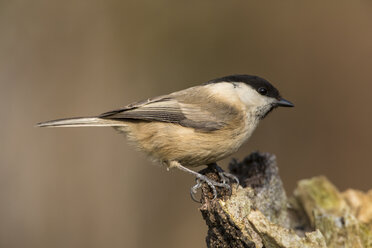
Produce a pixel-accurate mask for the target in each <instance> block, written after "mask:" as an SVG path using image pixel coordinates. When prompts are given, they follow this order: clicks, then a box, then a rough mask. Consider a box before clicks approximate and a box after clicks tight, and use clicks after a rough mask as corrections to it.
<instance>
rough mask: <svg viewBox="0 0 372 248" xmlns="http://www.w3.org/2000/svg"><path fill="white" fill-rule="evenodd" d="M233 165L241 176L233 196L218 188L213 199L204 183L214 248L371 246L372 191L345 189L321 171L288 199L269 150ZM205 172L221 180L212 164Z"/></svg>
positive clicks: (204, 207)
mask: <svg viewBox="0 0 372 248" xmlns="http://www.w3.org/2000/svg"><path fill="white" fill-rule="evenodd" d="M229 169H230V172H231V173H232V174H234V175H236V176H237V177H238V178H239V180H240V186H239V187H238V188H237V187H236V185H233V187H232V194H231V196H230V193H229V192H228V191H227V190H226V189H219V191H218V198H217V199H215V200H211V199H212V194H211V192H210V189H209V187H208V186H207V185H203V187H202V205H201V207H200V211H201V213H202V216H203V218H204V219H205V221H206V223H207V225H208V227H209V230H208V235H207V237H206V242H207V246H208V247H209V248H212V247H213V248H215V247H252V248H253V247H257V248H261V247H265V248H276V247H280V248H289V247H293V248H297V247H309V248H310V247H314V248H315V247H316V248H319V247H332V248H333V247H346V248H347V247H350V248H351V247H352V248H359V247H372V190H371V191H369V192H368V193H363V192H361V191H355V190H347V191H346V192H344V193H340V192H339V191H338V190H337V189H336V187H335V186H333V185H332V184H331V183H330V182H329V181H328V180H327V179H326V178H325V177H322V176H320V177H315V178H311V179H307V180H301V181H299V183H298V186H297V188H296V190H295V192H294V196H292V197H290V198H287V196H286V194H285V191H284V188H283V185H282V181H281V179H280V177H279V174H278V167H277V165H276V160H275V156H274V155H270V154H267V153H253V154H251V155H250V156H248V157H247V158H246V159H244V161H242V162H239V163H238V162H237V161H232V163H231V164H230V166H229ZM202 172H203V173H204V174H205V175H207V176H208V177H210V178H212V179H214V180H218V179H219V178H218V174H217V171H216V170H214V169H213V168H207V169H205V170H203V171H202Z"/></svg>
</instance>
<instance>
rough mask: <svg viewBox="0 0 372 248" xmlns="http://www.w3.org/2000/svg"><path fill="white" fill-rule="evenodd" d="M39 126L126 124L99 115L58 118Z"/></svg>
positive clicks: (115, 125)
mask: <svg viewBox="0 0 372 248" xmlns="http://www.w3.org/2000/svg"><path fill="white" fill-rule="evenodd" d="M36 126H38V127H117V126H126V124H125V122H123V121H117V120H109V119H102V118H98V117H76V118H66V119H58V120H52V121H46V122H40V123H38V124H36Z"/></svg>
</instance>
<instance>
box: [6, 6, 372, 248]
mask: <svg viewBox="0 0 372 248" xmlns="http://www.w3.org/2000/svg"><path fill="white" fill-rule="evenodd" d="M233 73H248V74H256V75H260V76H262V77H264V78H266V79H268V80H270V81H271V82H272V83H273V84H274V85H276V86H277V87H278V88H279V89H280V90H281V92H282V94H283V96H284V97H285V98H287V99H288V100H291V101H293V102H294V103H295V104H296V108H294V109H279V110H277V111H275V112H274V113H272V114H271V115H270V116H269V117H268V118H267V119H265V120H264V121H263V122H262V123H261V125H260V126H259V128H258V129H257V131H256V132H255V133H254V135H253V137H252V138H251V139H250V141H249V142H248V143H247V144H246V145H245V146H244V147H242V149H241V150H240V151H239V152H238V153H237V154H235V157H237V158H239V159H241V158H243V157H244V156H245V155H247V154H249V153H250V152H251V151H253V150H260V151H268V152H272V153H275V154H276V155H277V157H278V161H279V167H280V169H281V175H282V178H283V180H284V182H285V186H286V188H287V190H288V192H292V190H293V188H294V187H295V184H296V181H297V180H299V179H301V178H308V177H311V176H315V175H319V174H324V175H326V176H327V177H329V178H330V179H331V180H332V181H333V182H334V183H335V184H336V185H337V186H338V187H339V188H340V189H345V188H347V187H353V188H359V189H363V190H366V189H368V188H372V182H371V175H372V165H371V162H370V161H371V158H370V156H369V155H370V153H371V152H372V150H371V145H372V139H371V137H372V125H371V124H372V118H371V95H372V93H371V90H372V3H371V2H370V1H346V0H345V1H344V0H338V1H320V0H319V1H318V0H317V1H307V2H303V1H294V0H293V1H254V2H253V1H218V0H206V1H169V0H168V1H165V0H158V1H151V0H147V1H134V0H132V1H113V0H110V1H97V0H91V1H72V0H67V1H41V0H35V1H25V0H19V1H17V0H15V1H7V0H2V1H0V86H1V88H0V90H1V92H0V99H1V104H0V110H1V117H0V118H1V128H0V247H6V248H10V247H31V248H32V247H54V248H59V247H61V248H62V247H69V248H75V247H89V248H95V247H97V248H98V247H110V248H111V247H181V248H182V247H204V246H205V241H204V237H205V235H206V230H207V229H206V227H205V224H204V222H203V220H202V219H201V216H200V213H199V212H198V210H197V208H198V204H196V203H194V202H192V201H191V199H190V197H189V188H190V187H191V186H192V185H193V183H194V179H193V178H192V177H191V176H190V175H187V174H185V173H182V172H179V171H171V172H167V171H166V170H165V169H164V168H160V167H159V166H154V165H153V164H151V163H150V162H149V161H148V160H147V159H146V158H145V156H144V155H143V154H141V153H137V152H135V151H134V149H133V148H132V147H130V146H129V145H128V144H127V143H126V141H125V138H124V137H122V136H121V135H117V134H116V133H115V132H114V131H113V130H111V129H109V128H86V129H84V128H77V129H39V128H35V127H34V125H35V123H37V122H40V121H45V120H50V119H55V118H61V117H71V116H81V115H95V114H99V113H101V112H104V111H107V110H111V109H114V108H118V107H121V106H124V105H126V104H128V103H131V102H132V101H136V100H140V99H144V98H147V97H150V96H154V95H159V94H165V93H169V92H172V91H175V90H180V89H183V88H185V87H188V86H192V85H195V84H198V83H202V82H204V81H207V80H209V79H212V78H215V77H219V76H223V75H228V74H233ZM227 162H228V160H226V161H224V162H223V163H222V165H224V166H225V167H226V164H227Z"/></svg>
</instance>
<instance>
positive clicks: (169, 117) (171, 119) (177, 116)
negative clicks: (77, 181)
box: [99, 91, 226, 131]
mask: <svg viewBox="0 0 372 248" xmlns="http://www.w3.org/2000/svg"><path fill="white" fill-rule="evenodd" d="M185 93H187V92H185ZM185 93H184V92H182V91H181V92H177V93H173V94H170V95H166V96H160V97H156V98H153V99H148V100H145V101H141V102H137V103H133V104H130V105H128V106H126V107H124V108H122V109H118V110H114V111H110V112H106V113H103V114H101V115H100V116H99V117H100V118H104V119H123V120H125V119H132V120H143V121H160V122H168V123H177V124H179V125H181V126H185V127H191V128H195V129H197V130H200V131H214V130H218V129H221V128H222V127H223V126H225V123H224V118H226V116H225V115H217V114H216V113H215V112H212V111H210V110H208V109H213V108H210V107H211V106H210V105H211V103H210V102H207V101H206V102H205V103H200V98H197V99H199V103H198V104H195V96H193V95H190V94H185ZM193 98H194V99H193ZM197 102H198V101H197ZM217 112H218V113H220V111H217Z"/></svg>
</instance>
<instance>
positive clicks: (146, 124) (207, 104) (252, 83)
mask: <svg viewBox="0 0 372 248" xmlns="http://www.w3.org/2000/svg"><path fill="white" fill-rule="evenodd" d="M277 107H294V104H293V103H291V102H290V101H288V100H285V99H284V98H282V97H281V95H280V93H279V91H278V90H277V89H276V88H275V87H274V86H273V85H272V84H271V83H269V82H268V81H267V80H266V79H263V78H261V77H258V76H252V75H246V74H236V75H229V76H224V77H220V78H216V79H213V80H209V81H207V82H205V83H203V84H200V85H197V86H194V87H190V88H186V89H183V90H180V91H176V92H173V93H170V94H167V95H161V96H157V97H153V98H149V99H146V100H143V101H139V102H134V103H132V104H129V105H127V106H125V107H123V108H119V109H116V110H112V111H109V112H105V113H102V114H100V115H97V116H93V117H74V118H64V119H57V120H52V121H46V122H41V123H38V124H37V126H39V127H113V128H114V129H116V130H117V131H119V132H120V133H124V134H125V135H126V136H127V137H128V140H129V141H130V142H131V143H133V144H134V145H135V146H136V147H137V148H139V150H142V151H144V152H145V153H146V154H147V155H149V157H150V158H151V159H152V160H154V161H155V162H157V163H160V164H161V165H164V166H166V168H167V169H168V170H169V169H171V168H177V169H180V170H182V171H185V172H188V173H190V174H192V175H194V176H195V177H196V180H197V184H196V185H195V186H194V187H192V188H191V196H192V197H193V194H194V193H195V192H196V190H197V188H200V186H201V182H205V183H207V184H208V185H209V186H210V188H211V189H212V191H213V197H214V198H216V196H217V191H216V187H226V188H229V185H228V184H227V183H226V181H225V177H227V178H233V179H234V180H236V177H234V176H233V175H231V174H229V173H221V174H220V176H221V177H224V180H223V182H222V183H221V182H217V181H214V180H212V179H209V178H208V177H206V176H205V175H202V174H201V173H199V172H196V171H194V170H193V168H196V167H199V166H203V165H206V166H210V165H216V162H218V161H220V160H222V159H224V158H226V157H228V156H230V155H231V154H233V153H235V152H236V151H237V150H238V149H239V148H240V147H241V146H242V145H243V144H244V143H245V142H246V141H247V140H248V138H249V137H250V136H251V135H252V133H253V131H254V130H255V128H256V127H257V125H258V123H259V122H260V121H261V120H262V119H264V118H265V117H266V116H267V115H268V114H269V113H270V112H271V111H272V110H273V109H275V108H277ZM193 199H195V198H194V197H193Z"/></svg>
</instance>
